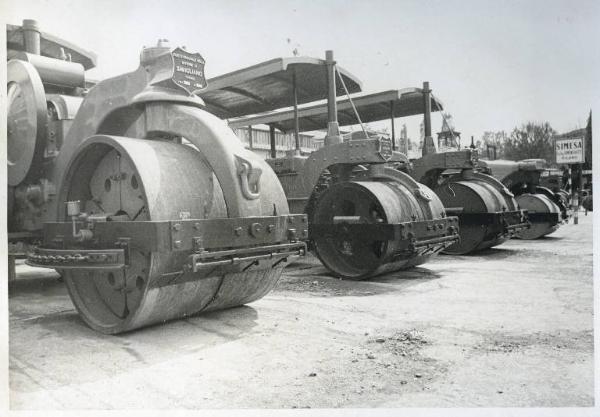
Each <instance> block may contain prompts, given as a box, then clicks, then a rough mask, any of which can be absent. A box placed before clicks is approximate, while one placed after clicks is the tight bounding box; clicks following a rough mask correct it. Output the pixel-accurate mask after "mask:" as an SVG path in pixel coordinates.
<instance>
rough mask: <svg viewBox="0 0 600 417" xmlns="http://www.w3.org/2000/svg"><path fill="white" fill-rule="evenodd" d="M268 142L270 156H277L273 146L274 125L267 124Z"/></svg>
mask: <svg viewBox="0 0 600 417" xmlns="http://www.w3.org/2000/svg"><path fill="white" fill-rule="evenodd" d="M269 144H270V145H271V158H272V159H275V158H277V149H276V148H275V126H273V125H269Z"/></svg>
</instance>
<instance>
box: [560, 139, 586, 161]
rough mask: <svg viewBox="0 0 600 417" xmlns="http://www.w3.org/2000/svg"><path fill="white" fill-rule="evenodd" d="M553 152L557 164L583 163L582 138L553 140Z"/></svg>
mask: <svg viewBox="0 0 600 417" xmlns="http://www.w3.org/2000/svg"><path fill="white" fill-rule="evenodd" d="M554 150H555V153H556V163H557V164H579V163H584V162H585V154H584V153H583V137H581V138H569V139H555V141H554Z"/></svg>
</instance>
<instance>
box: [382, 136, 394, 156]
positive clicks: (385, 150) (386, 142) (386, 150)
mask: <svg viewBox="0 0 600 417" xmlns="http://www.w3.org/2000/svg"><path fill="white" fill-rule="evenodd" d="M392 153H393V152H392V140H391V139H390V138H386V137H384V136H381V137H380V138H379V155H381V157H382V158H383V159H384V160H386V161H388V160H389V159H390V158H391V157H392Z"/></svg>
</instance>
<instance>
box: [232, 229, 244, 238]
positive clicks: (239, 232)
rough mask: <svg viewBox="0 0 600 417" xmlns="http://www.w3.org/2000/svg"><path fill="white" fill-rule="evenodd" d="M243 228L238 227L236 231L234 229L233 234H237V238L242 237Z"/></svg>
mask: <svg viewBox="0 0 600 417" xmlns="http://www.w3.org/2000/svg"><path fill="white" fill-rule="evenodd" d="M242 231H243V230H242V228H241V227H236V228H235V229H233V232H234V233H235V235H236V236H241V235H242Z"/></svg>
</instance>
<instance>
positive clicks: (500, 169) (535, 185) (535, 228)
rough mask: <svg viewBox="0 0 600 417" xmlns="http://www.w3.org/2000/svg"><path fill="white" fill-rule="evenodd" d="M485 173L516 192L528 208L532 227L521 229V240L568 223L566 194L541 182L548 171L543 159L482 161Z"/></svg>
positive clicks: (525, 207)
mask: <svg viewBox="0 0 600 417" xmlns="http://www.w3.org/2000/svg"><path fill="white" fill-rule="evenodd" d="M480 166H481V167H480V170H481V172H485V173H487V174H489V175H492V176H494V177H495V178H497V179H498V180H499V181H501V182H502V183H503V184H504V185H505V186H506V187H507V188H508V189H509V190H511V192H512V193H514V194H515V195H516V200H517V203H518V204H519V207H521V208H522V209H525V210H527V211H528V217H529V221H530V223H531V227H530V228H529V229H526V230H522V231H519V232H518V233H517V234H516V237H518V238H520V239H538V238H540V237H542V236H546V235H549V234H551V233H553V232H555V231H556V230H557V229H558V228H559V226H560V225H561V224H562V223H566V222H568V219H569V216H570V210H569V208H568V206H567V201H566V199H565V196H564V195H562V194H559V193H555V192H553V191H552V190H550V189H549V188H547V187H542V186H541V185H540V179H541V177H542V175H543V174H544V173H545V172H547V170H548V169H547V163H546V161H545V160H543V159H528V160H523V161H506V160H493V161H481V164H480Z"/></svg>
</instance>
